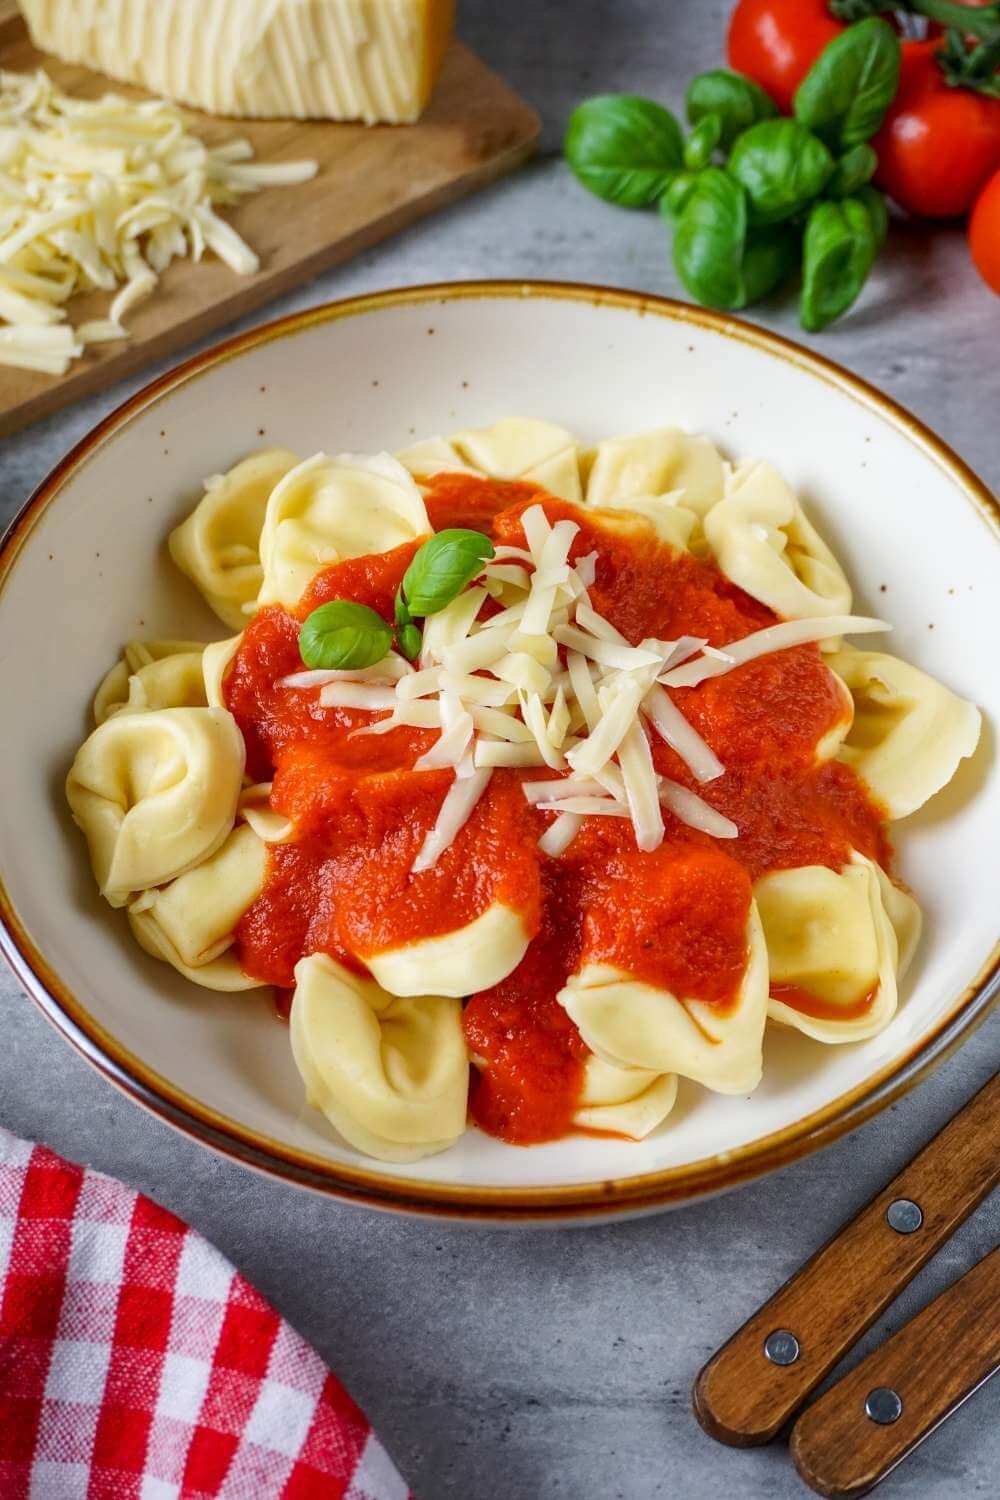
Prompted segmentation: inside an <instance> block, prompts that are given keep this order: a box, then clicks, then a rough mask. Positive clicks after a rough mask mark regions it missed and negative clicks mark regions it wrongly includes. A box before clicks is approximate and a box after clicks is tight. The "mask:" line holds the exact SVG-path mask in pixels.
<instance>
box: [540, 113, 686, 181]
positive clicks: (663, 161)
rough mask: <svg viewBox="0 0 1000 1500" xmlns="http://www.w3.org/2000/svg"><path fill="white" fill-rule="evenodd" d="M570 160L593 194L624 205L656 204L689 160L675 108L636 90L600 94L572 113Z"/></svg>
mask: <svg viewBox="0 0 1000 1500" xmlns="http://www.w3.org/2000/svg"><path fill="white" fill-rule="evenodd" d="M564 149H565V152H566V160H567V161H568V162H569V164H570V166H571V167H572V169H573V171H574V172H575V173H576V176H577V177H578V178H579V180H580V181H581V182H582V183H583V185H584V187H585V188H588V189H589V190H590V192H592V193H596V195H597V197H598V198H604V199H606V201H607V202H608V203H619V204H621V205H622V206H623V207H624V208H642V207H644V206H645V205H646V204H647V203H655V201H656V199H657V198H659V197H660V195H661V193H662V192H663V191H664V189H665V188H666V187H667V185H668V183H669V182H670V179H671V177H672V176H673V174H674V173H675V172H676V171H677V170H678V169H679V168H680V166H681V165H682V163H683V160H684V137H683V135H682V134H681V127H680V126H679V125H678V123H677V121H676V120H675V119H674V117H673V115H672V114H671V113H670V111H669V110H667V109H664V108H663V106H662V104H655V103H654V102H653V100H652V99H641V98H639V97H638V96H637V95H634V94H599V95H598V96H597V97H596V98H594V99H585V100H584V101H583V103H582V104H578V105H577V107H576V109H575V110H574V111H573V113H572V115H571V116H570V120H569V126H568V128H567V131H566V140H565V143H564Z"/></svg>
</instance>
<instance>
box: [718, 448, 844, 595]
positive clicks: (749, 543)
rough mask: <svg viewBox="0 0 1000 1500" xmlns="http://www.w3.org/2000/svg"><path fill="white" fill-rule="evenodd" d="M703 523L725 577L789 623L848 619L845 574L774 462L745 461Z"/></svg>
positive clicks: (732, 476)
mask: <svg viewBox="0 0 1000 1500" xmlns="http://www.w3.org/2000/svg"><path fill="white" fill-rule="evenodd" d="M704 525H705V536H706V538H707V540H708V545H709V547H710V548H711V550H712V553H713V555H714V557H715V560H716V562H717V563H718V565H719V567H720V568H721V569H722V571H723V573H725V575H726V577H727V578H729V579H731V580H732V582H733V583H736V584H738V585H739V587H740V588H741V589H743V590H744V591H745V592H746V593H748V594H750V595H751V597H752V598H754V599H759V600H760V602H761V603H762V604H766V605H768V606H769V607H770V608H771V609H773V610H774V611H775V612H776V613H777V614H779V615H783V616H784V617H785V618H786V619H789V620H802V619H812V618H816V617H822V616H824V615H848V614H850V612H851V586H850V584H849V583H848V581H847V578H846V576H845V574H844V571H843V569H842V568H841V566H840V564H839V563H838V561H837V559H836V558H835V557H834V555H833V553H832V552H831V551H830V549H829V547H828V546H827V545H826V543H825V542H824V541H823V538H822V537H821V536H820V535H819V532H818V531H817V530H816V528H815V527H814V526H813V525H812V524H811V522H810V521H808V520H807V519H806V516H805V513H804V511H803V509H802V506H801V505H800V504H799V501H798V498H797V497H796V496H795V495H794V494H793V493H792V491H791V490H790V489H789V487H788V485H787V484H786V483H785V481H784V480H783V479H782V477H781V475H780V474H779V473H778V472H777V470H776V469H774V468H773V467H772V466H771V464H768V463H748V464H741V465H740V467H739V468H738V469H736V470H735V472H734V473H733V474H732V475H731V477H730V479H729V481H728V483H727V485H726V492H725V496H724V498H723V499H722V500H720V501H719V503H718V504H717V505H715V506H713V507H712V509H711V510H710V511H709V512H708V514H707V515H706V516H705V522H704Z"/></svg>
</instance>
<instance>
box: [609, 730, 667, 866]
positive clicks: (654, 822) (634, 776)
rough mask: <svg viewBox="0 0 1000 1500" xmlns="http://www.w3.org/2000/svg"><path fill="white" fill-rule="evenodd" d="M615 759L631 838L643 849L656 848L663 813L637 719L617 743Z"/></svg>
mask: <svg viewBox="0 0 1000 1500" xmlns="http://www.w3.org/2000/svg"><path fill="white" fill-rule="evenodd" d="M618 760H619V762H620V764H621V769H622V777H623V779H624V781H625V797H626V801H627V802H628V810H629V813H630V815H631V818H632V824H633V826H634V828H635V841H636V843H637V845H638V846H639V848H640V849H641V850H643V851H644V852H648V851H649V850H651V849H658V848H659V846H660V845H661V844H662V843H663V813H662V812H661V810H660V796H659V788H658V786H657V780H656V772H655V770H654V769H653V757H652V755H651V754H650V750H649V741H648V740H647V738H646V732H645V730H644V729H643V727H642V724H641V723H640V721H639V720H638V719H636V720H634V722H633V723H632V724H631V726H630V727H629V730H628V733H627V734H626V735H625V738H624V739H623V740H622V742H621V745H620V746H619V749H618Z"/></svg>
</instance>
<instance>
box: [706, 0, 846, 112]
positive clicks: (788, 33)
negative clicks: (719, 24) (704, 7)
mask: <svg viewBox="0 0 1000 1500" xmlns="http://www.w3.org/2000/svg"><path fill="white" fill-rule="evenodd" d="M843 29H844V28H843V26H842V25H841V23H840V22H839V21H836V20H834V18H833V16H831V15H830V13H829V11H828V10H827V8H826V0H739V3H738V4H737V6H736V9H735V10H734V11H733V14H732V16H731V18H730V21H729V35H728V37H727V39H726V48H727V53H728V57H729V65H730V67H733V68H735V69H736V71H737V72H738V73H745V74H746V75H747V77H748V78H752V79H753V80H754V81H755V82H756V83H759V84H760V86H761V88H764V89H766V90H767V92H768V93H769V94H770V95H771V98H772V99H773V100H774V102H775V104H777V106H778V108H779V109H780V110H781V111H782V113H783V114H791V110H792V97H793V95H794V93H795V90H796V89H797V88H798V86H799V84H800V83H801V82H802V80H803V78H804V77H805V76H806V74H807V73H808V72H809V69H810V68H811V67H812V65H813V63H814V62H815V61H816V59H817V57H818V56H819V54H820V53H821V52H822V50H823V48H824V47H825V46H826V45H827V43H828V42H832V41H833V39H834V37H836V36H839V35H840V33H841V32H842V31H843Z"/></svg>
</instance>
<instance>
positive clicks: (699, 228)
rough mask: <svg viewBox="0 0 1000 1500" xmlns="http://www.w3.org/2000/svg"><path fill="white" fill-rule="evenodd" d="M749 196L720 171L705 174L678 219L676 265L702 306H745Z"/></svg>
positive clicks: (714, 170) (715, 170) (719, 169)
mask: <svg viewBox="0 0 1000 1500" xmlns="http://www.w3.org/2000/svg"><path fill="white" fill-rule="evenodd" d="M746 237H747V197H746V193H745V192H744V191H743V189H742V187H741V186H740V184H739V183H738V182H734V181H733V179H732V177H730V176H729V175H728V174H727V173H726V172H723V171H722V170H721V168H719V167H709V168H708V169H707V170H706V171H704V172H702V173H701V174H700V176H699V177H698V180H697V182H696V183H695V185H694V190H693V191H692V193H691V194H690V196H689V197H688V200H687V202H686V203H685V205H684V208H683V210H682V212H681V216H680V218H679V219H678V221H677V229H676V231H675V233H674V265H675V266H676V267H677V274H678V276H679V277H680V278H681V280H682V281H683V283H684V285H685V286H686V287H687V288H688V290H689V291H690V292H692V293H693V294H694V296H696V297H697V299H698V301H699V302H707V303H708V305H709V306H710V307H727V308H738V307H744V306H745V305H746V293H745V288H744V285H743V250H744V247H745V245H746Z"/></svg>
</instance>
